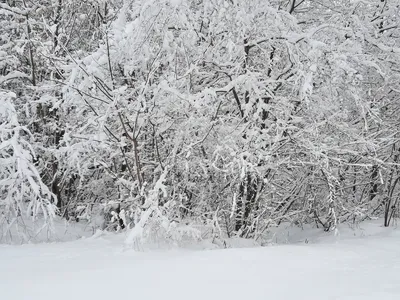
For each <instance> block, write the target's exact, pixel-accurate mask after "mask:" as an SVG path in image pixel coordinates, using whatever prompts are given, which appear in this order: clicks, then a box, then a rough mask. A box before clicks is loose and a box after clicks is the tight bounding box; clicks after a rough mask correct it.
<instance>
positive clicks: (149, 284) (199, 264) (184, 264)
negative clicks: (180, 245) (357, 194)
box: [0, 228, 400, 300]
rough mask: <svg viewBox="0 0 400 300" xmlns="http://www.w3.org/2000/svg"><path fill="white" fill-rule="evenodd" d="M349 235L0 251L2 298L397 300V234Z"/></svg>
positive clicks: (94, 241) (91, 243) (96, 241)
mask: <svg viewBox="0 0 400 300" xmlns="http://www.w3.org/2000/svg"><path fill="white" fill-rule="evenodd" d="M347 235H348V238H346V237H343V236H341V237H340V238H338V237H335V238H326V239H325V240H324V239H318V242H313V239H310V242H309V243H308V244H307V243H304V242H302V243H300V242H299V243H297V244H291V245H277V246H269V247H264V248H241V249H225V250H202V251H200V250H169V251H150V252H135V251H133V250H127V249H124V248H123V246H122V245H121V243H119V242H116V241H115V240H114V241H113V239H110V238H108V237H107V236H105V237H98V238H87V239H81V240H78V241H73V242H66V243H53V244H37V245H23V246H6V245H1V246H0V267H1V268H0V299H1V300H36V299H38V300H39V299H40V300H50V299H51V300H64V299H68V300H71V299H74V300H79V299H87V300H89V299H93V300H105V299H107V300H110V299H121V300H122V299H141V300H151V299H162V300H169V299H171V300H180V299H185V300H197V299H199V300H200V299H201V300H204V299H229V300H236V299H240V300H243V299H252V300H253V299H271V300H277V299H288V300H289V299H290V300H291V299H307V300H313V299H315V300H321V299H322V300H329V299H341V300H344V299H346V300H357V299H360V300H361V299H362V300H369V299H371V300H372V299H374V300H375V299H380V300H390V299H396V300H398V299H400V235H399V232H398V231H397V230H393V229H384V228H380V229H379V231H378V232H376V233H374V234H372V235H371V236H368V237H359V236H358V237H355V238H354V237H353V238H350V234H348V233H347ZM302 238H303V237H302Z"/></svg>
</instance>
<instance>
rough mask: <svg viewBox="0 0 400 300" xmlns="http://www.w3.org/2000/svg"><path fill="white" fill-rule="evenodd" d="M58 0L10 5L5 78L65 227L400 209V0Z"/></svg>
mask: <svg viewBox="0 0 400 300" xmlns="http://www.w3.org/2000/svg"><path fill="white" fill-rule="evenodd" d="M50 2H51V4H52V5H49V6H44V4H45V3H43V6H41V5H39V6H34V5H32V6H31V4H23V3H24V2H19V1H13V3H8V2H7V3H6V4H1V5H0V9H1V10H2V11H4V12H6V13H5V15H4V16H5V17H3V18H2V19H1V21H2V22H3V23H5V24H11V22H14V21H15V22H16V24H17V25H16V26H14V28H16V29H15V30H13V31H12V30H10V29H7V28H8V27H7V28H6V27H4V28H6V29H3V31H4V36H7V37H8V38H7V39H6V40H5V41H6V43H3V44H2V45H0V47H1V48H0V55H1V56H4V57H5V58H7V60H4V61H5V63H3V64H4V66H5V67H3V71H2V73H1V76H0V84H2V85H3V86H4V87H5V88H6V89H8V90H11V91H13V90H15V91H18V92H19V93H20V97H19V99H24V100H25V102H24V101H19V102H18V105H17V106H16V107H17V111H18V113H19V114H20V119H21V120H23V122H24V124H26V125H27V126H28V127H29V128H30V130H31V132H32V135H33V136H34V138H35V142H34V143H33V144H32V145H33V147H34V148H35V151H36V152H37V153H38V154H39V155H38V158H37V161H36V166H37V168H38V169H39V172H40V176H41V178H42V180H43V182H45V184H46V185H47V186H48V187H49V189H50V190H51V191H52V192H53V193H54V194H55V195H56V197H57V200H58V201H57V206H58V208H59V211H60V214H61V216H62V217H64V218H67V219H75V220H77V221H85V222H87V221H88V222H91V223H92V224H94V225H93V226H98V227H101V228H102V229H108V230H126V229H127V228H130V229H131V228H132V230H133V233H132V235H133V236H135V237H137V236H139V235H140V237H141V238H143V237H148V238H149V239H151V238H150V235H151V234H150V232H161V231H163V232H164V233H163V234H162V236H163V239H165V238H167V239H168V237H171V232H172V230H173V227H174V226H175V227H176V228H186V229H182V230H183V231H185V230H186V231H187V230H189V229H190V228H191V227H190V226H193V228H194V226H195V225H196V228H199V227H201V226H203V227H204V228H207V230H208V229H209V231H207V232H208V234H205V233H204V232H206V230H200V231H201V232H203V233H204V234H203V235H208V236H210V237H211V236H212V237H213V238H225V237H232V236H240V237H246V238H255V239H259V238H260V237H261V236H262V235H263V233H264V232H265V231H266V230H268V228H269V227H271V226H278V225H279V224H280V223H281V222H287V221H289V222H293V223H294V224H297V225H300V226H301V225H302V224H304V223H315V224H316V225H317V226H319V227H321V228H323V229H324V230H326V231H329V230H332V229H334V228H335V227H336V226H337V225H338V224H339V223H341V222H359V221H362V220H365V219H367V218H371V217H374V216H379V215H383V216H385V219H386V220H385V225H389V223H390V220H391V219H392V218H393V217H395V216H396V214H397V201H398V200H397V199H398V193H399V192H400V191H399V190H398V187H397V186H398V179H397V178H398V159H399V157H398V153H399V151H400V150H399V149H400V146H399V144H398V138H399V135H398V130H397V127H398V126H397V123H398V118H397V114H396V111H397V110H398V108H399V107H398V106H399V105H398V103H399V101H398V100H399V93H400V86H399V82H400V74H399V69H400V66H399V64H400V37H399V36H398V33H397V31H396V29H398V26H399V24H398V20H399V19H400V16H399V6H398V4H396V3H392V2H390V1H380V2H379V1H372V0H371V1H354V2H351V3H350V4H349V3H348V1H325V0H323V1H319V2H318V3H316V2H315V1H308V0H306V1H279V0H274V1H272V0H271V1H265V0H241V1H239V0H204V1H195V0H180V1H171V0H161V1H152V0H146V1H142V0H132V1H117V0H102V1H99V0H91V1H85V2H81V1H75V0H69V1H58V2H57V1H50ZM50 2H49V3H50ZM76 11H79V13H76ZM21 24H25V25H24V26H25V30H22V29H21V28H22V27H23V26H22V25H21ZM21 26H22V27H21ZM13 35H14V36H18V37H19V39H15V43H21V46H20V48H18V49H23V50H20V51H14V50H13V49H12V47H10V46H9V45H10V43H14V41H13V39H12V36H13ZM17 66H18V67H17ZM16 71H18V72H20V73H15V72H16ZM13 72H14V73H13ZM13 74H14V75H15V74H19V75H21V76H14V75H13ZM22 75H23V76H22ZM27 79H29V81H30V83H32V84H31V85H29V84H28V85H26V86H24V87H22V86H23V85H22V83H23V82H24V80H25V81H26V80H27ZM160 178H162V181H161V183H162V187H163V192H162V193H159V189H160V187H161V185H160V180H161V179H160ZM148 203H152V204H151V205H148ZM178 224H180V225H179V226H178ZM183 224H184V225H183ZM135 232H136V233H135ZM174 232H180V231H179V230H178V229H176V230H175V231H174ZM193 232H195V231H193ZM193 232H192V233H193ZM139 233H140V234H139ZM190 235H191V236H193V234H190ZM153 236H154V235H153ZM197 237H198V234H197V233H196V234H195V238H197ZM134 239H136V238H132V239H130V242H129V243H132V241H133V240H134Z"/></svg>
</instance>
